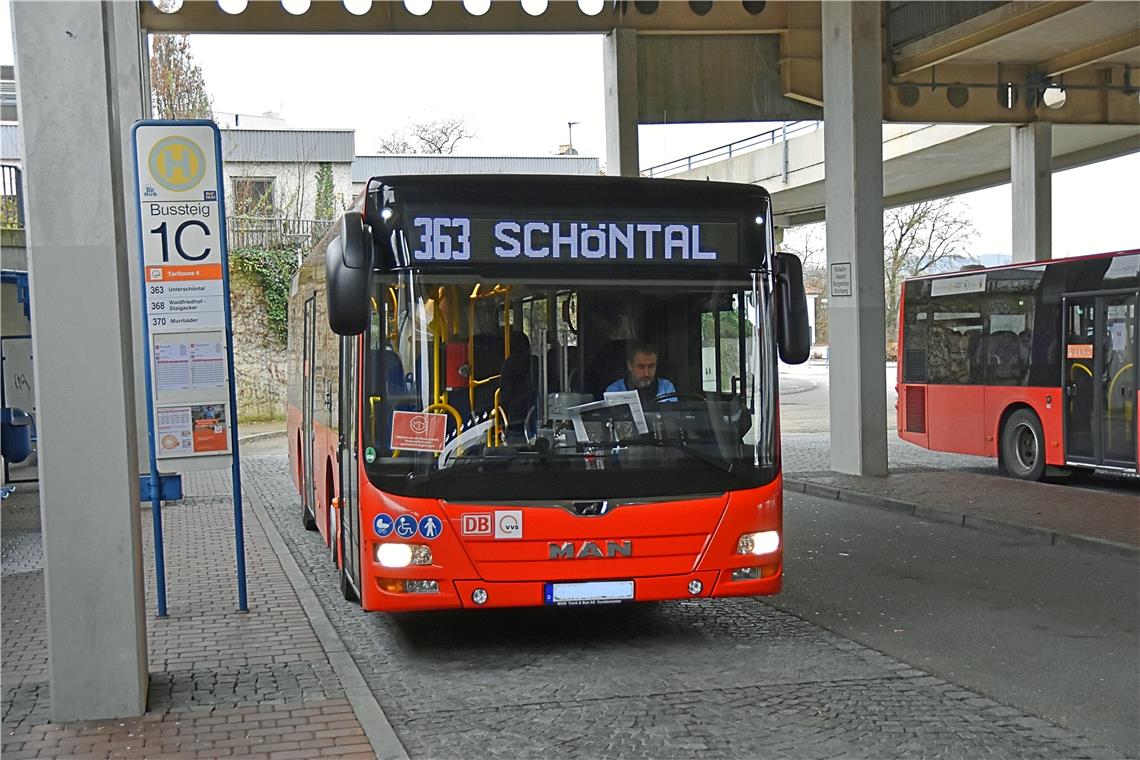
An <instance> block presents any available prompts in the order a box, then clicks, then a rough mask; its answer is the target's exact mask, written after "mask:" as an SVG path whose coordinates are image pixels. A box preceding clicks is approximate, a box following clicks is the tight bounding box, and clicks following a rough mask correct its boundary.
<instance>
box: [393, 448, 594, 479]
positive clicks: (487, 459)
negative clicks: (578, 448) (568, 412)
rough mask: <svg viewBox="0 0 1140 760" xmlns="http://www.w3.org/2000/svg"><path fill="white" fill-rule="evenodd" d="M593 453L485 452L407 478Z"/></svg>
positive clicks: (573, 457) (434, 476) (468, 471)
mask: <svg viewBox="0 0 1140 760" xmlns="http://www.w3.org/2000/svg"><path fill="white" fill-rule="evenodd" d="M587 456H593V455H592V454H582V453H578V452H566V453H560V454H551V453H535V452H529V451H528V452H519V451H517V450H511V451H510V452H504V455H502V456H488V455H487V454H483V455H481V456H479V457H478V458H475V457H463V459H464V460H469V461H460V462H458V463H456V464H453V465H451V466H450V467H444V468H443V469H442V470H429V471H428V472H409V473H408V475H407V478H408V480H409V481H411V482H412V483H430V482H432V481H434V480H439V479H440V478H445V477H448V476H451V475H462V474H464V473H471V472H477V471H480V470H482V469H483V468H484V467H487V466H488V465H490V466H492V468H493V469H495V470H502V469H507V467H494V465H507V466H508V467H509V466H510V465H512V464H514V463H516V462H534V463H536V464H541V465H549V464H550V463H553V462H556V461H558V460H559V459H583V458H585V457H587Z"/></svg>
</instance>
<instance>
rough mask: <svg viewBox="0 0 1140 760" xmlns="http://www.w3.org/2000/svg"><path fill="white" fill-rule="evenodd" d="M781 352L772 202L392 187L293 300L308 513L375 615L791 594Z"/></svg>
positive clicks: (348, 585)
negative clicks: (785, 568) (786, 590)
mask: <svg viewBox="0 0 1140 760" xmlns="http://www.w3.org/2000/svg"><path fill="white" fill-rule="evenodd" d="M777 350H778V351H779V353H780V356H781V357H783V359H784V360H785V361H791V362H802V361H803V360H805V359H806V358H807V353H808V333H807V311H806V300H805V298H804V294H803V279H802V273H801V270H800V264H799V261H798V260H796V259H795V258H794V257H792V256H788V255H785V254H776V253H774V251H773V244H772V212H771V208H770V199H769V196H768V194H767V192H766V191H764V190H763V189H762V188H759V187H755V186H749V185H730V184H722V183H703V182H702V183H694V182H685V181H676V180H648V179H640V178H637V179H631V178H616V177H557V178H554V177H536V176H529V177H520V176H399V177H389V178H374V179H373V180H371V181H370V182H369V184H368V189H367V190H366V191H365V193H364V194H363V195H362V196H361V198H360V199H359V200H358V201H357V204H356V206H355V207H354V209H353V210H352V211H350V212H348V213H346V214H345V215H344V216H343V217H342V219H341V220H340V222H339V224H338V225H337V227H336V228H335V229H334V230H333V231H332V232H330V233H329V235H327V236H326V238H325V239H324V240H323V241H322V242H321V243H320V244H319V245H318V246H317V247H316V248H315V249H314V250H313V251H311V252H310V253H309V254H308V256H307V257H306V258H305V260H304V261H303V263H302V265H301V267H300V269H299V270H298V272H297V274H296V277H295V279H294V282H293V288H292V292H291V296H290V304H289V358H290V366H289V405H288V434H289V441H290V463H291V469H292V473H293V476H294V478H295V482H296V484H297V487H298V490H299V492H300V494H301V505H302V519H303V521H304V523H305V525H306V527H308V528H310V529H316V530H318V531H319V532H320V534H321V536H322V537H323V539H324V541H325V544H326V545H327V546H329V547H330V550H331V553H332V555H333V557H334V560H335V562H336V563H337V566H338V568H339V571H340V572H339V575H340V583H341V590H342V591H343V592H344V594H345V597H346V598H347V599H350V600H355V601H359V602H360V604H361V605H362V606H363V607H364V609H367V610H381V611H404V610H430V609H445V608H459V607H496V606H498V607H502V606H523V605H543V604H557V605H573V604H602V603H611V602H621V601H642V600H661V599H680V598H692V597H709V596H743V595H758V594H774V593H776V592H777V591H779V589H780V584H781V581H782V559H783V536H782V486H781V478H780V460H779V442H778V438H777V427H778V422H777V417H776V415H777V403H776V393H777V382H776V352H777Z"/></svg>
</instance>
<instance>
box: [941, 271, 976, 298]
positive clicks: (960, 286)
mask: <svg viewBox="0 0 1140 760" xmlns="http://www.w3.org/2000/svg"><path fill="white" fill-rule="evenodd" d="M984 292H986V276H985V274H967V275H962V276H961V277H940V278H939V279H937V280H934V281H933V282H931V283H930V295H931V296H933V297H938V296H957V295H962V294H964V293H984Z"/></svg>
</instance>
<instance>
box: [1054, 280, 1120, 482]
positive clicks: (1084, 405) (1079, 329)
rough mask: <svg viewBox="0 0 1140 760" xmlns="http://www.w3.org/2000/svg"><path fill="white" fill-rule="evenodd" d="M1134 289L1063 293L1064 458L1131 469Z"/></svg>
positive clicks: (1073, 461)
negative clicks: (1090, 293)
mask: <svg viewBox="0 0 1140 760" xmlns="http://www.w3.org/2000/svg"><path fill="white" fill-rule="evenodd" d="M1136 310H1137V294H1136V293H1135V292H1125V293H1103V294H1095V295H1079V296H1066V297H1065V347H1064V351H1065V353H1064V357H1065V360H1064V362H1063V367H1064V373H1065V376H1064V378H1063V381H1062V382H1063V384H1064V385H1063V387H1064V388H1065V458H1066V460H1067V461H1069V462H1072V463H1074V464H1087V465H1095V466H1102V467H1115V468H1123V469H1128V470H1135V469H1136V464H1137V463H1136V412H1137V410H1136V402H1137V399H1136V388H1137V379H1138V368H1137V362H1136V358H1137V325H1136V321H1137V320H1136Z"/></svg>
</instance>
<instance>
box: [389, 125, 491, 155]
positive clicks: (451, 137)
mask: <svg viewBox="0 0 1140 760" xmlns="http://www.w3.org/2000/svg"><path fill="white" fill-rule="evenodd" d="M409 132H410V135H409ZM474 136H475V132H474V131H472V130H471V129H470V128H469V127H468V126H467V121H466V120H464V119H462V118H456V117H449V118H446V119H432V120H431V121H419V122H416V123H414V124H412V125H411V126H410V127H409V128H408V130H407V131H406V132H405V131H403V130H401V131H399V132H396V133H395V134H393V135H390V136H389V137H385V138H381V140H380V145H379V148H380V152H381V153H434V154H437V155H451V154H452V153H454V152H455V148H456V146H457V145H458V144H459V141H460V140H465V139H468V138H471V137H474Z"/></svg>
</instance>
